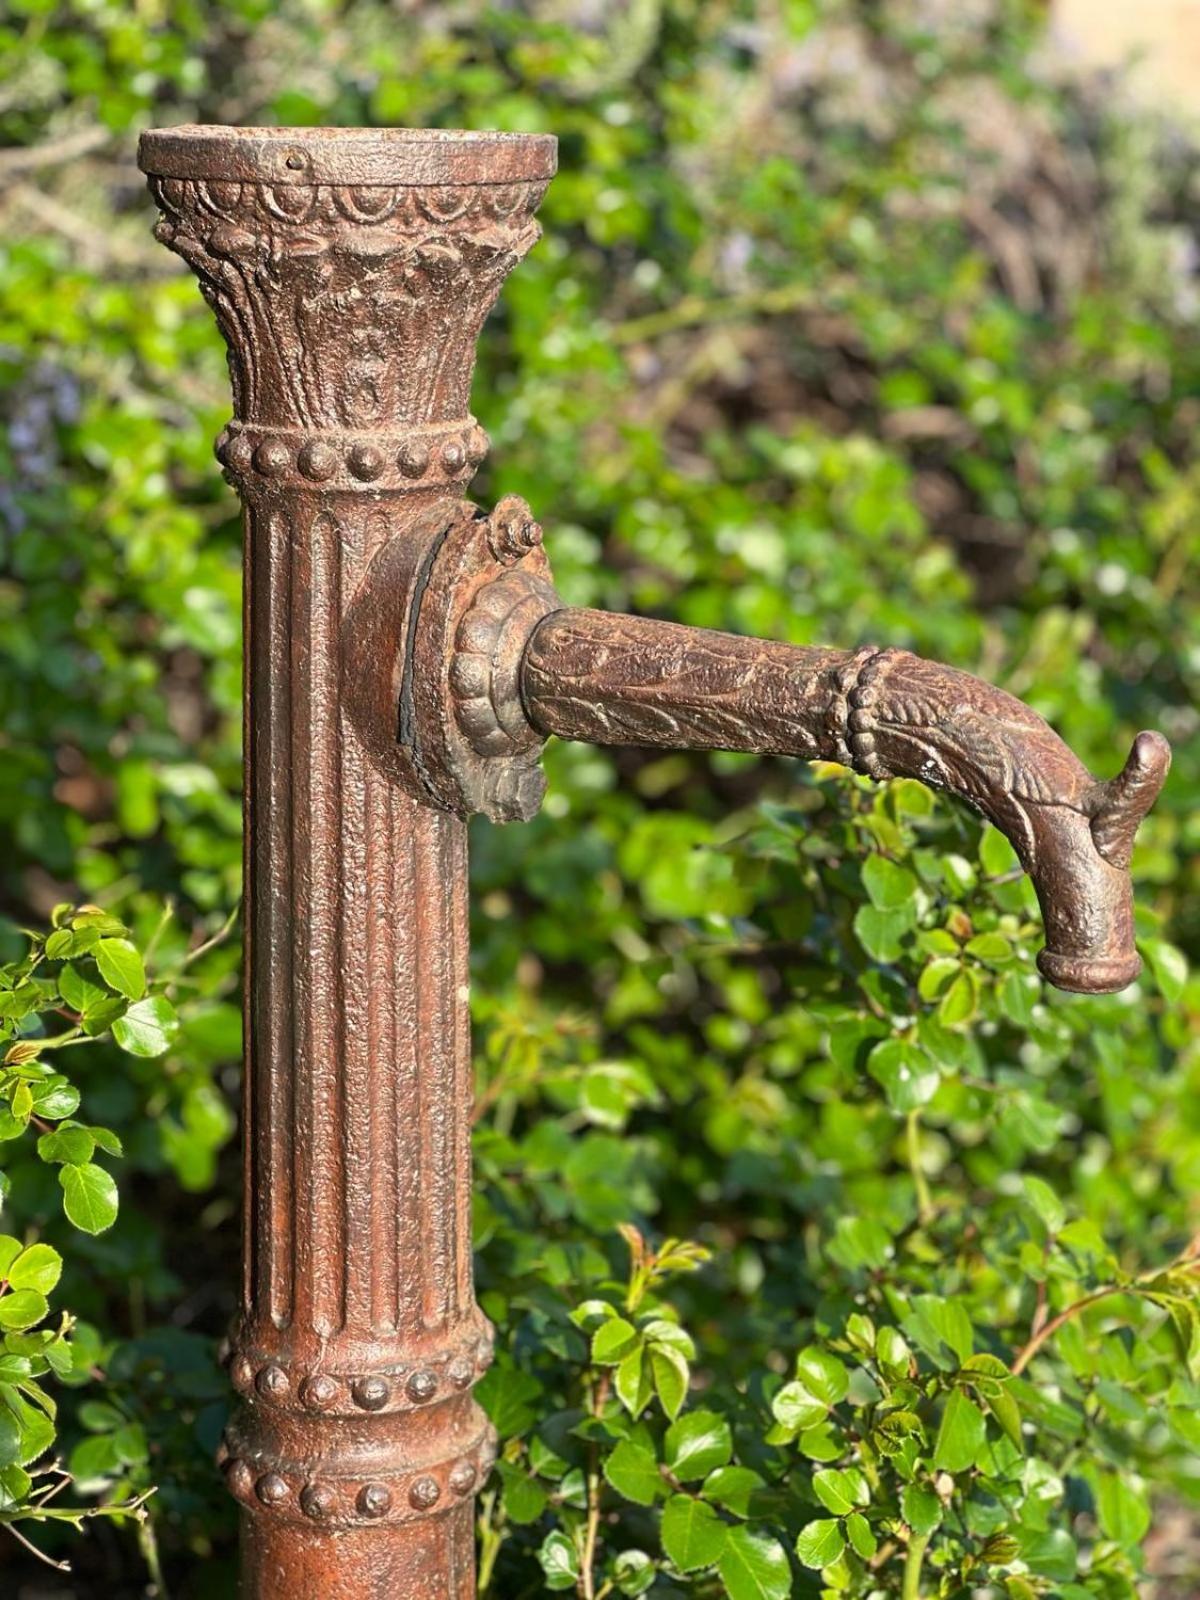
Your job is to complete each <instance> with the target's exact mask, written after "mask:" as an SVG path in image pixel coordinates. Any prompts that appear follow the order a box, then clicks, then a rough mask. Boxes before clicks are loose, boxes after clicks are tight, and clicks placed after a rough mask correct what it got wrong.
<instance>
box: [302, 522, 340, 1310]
mask: <svg viewBox="0 0 1200 1600" xmlns="http://www.w3.org/2000/svg"><path fill="white" fill-rule="evenodd" d="M311 549H312V557H313V560H312V615H311V623H312V628H311V634H310V637H311V640H312V648H313V658H312V660H311V662H310V672H311V678H310V682H311V686H312V704H311V708H310V709H311V717H312V735H313V743H312V754H311V759H312V775H313V779H314V787H313V792H312V837H313V839H314V840H319V841H320V854H319V863H317V862H314V866H315V867H316V870H315V871H314V874H313V881H312V883H311V886H310V887H311V893H312V907H313V917H312V924H311V929H310V935H309V937H310V948H311V951H312V960H313V965H312V971H311V975H310V988H309V993H310V999H311V1004H312V1007H313V1029H312V1040H313V1075H312V1080H311V1081H312V1084H313V1088H314V1094H313V1100H312V1116H313V1122H312V1129H311V1135H310V1137H311V1141H312V1146H313V1156H314V1159H313V1164H312V1167H311V1169H310V1175H311V1180H312V1191H311V1192H312V1201H311V1204H312V1224H313V1237H314V1249H315V1252H316V1256H317V1259H318V1261H320V1262H321V1263H322V1264H323V1266H324V1271H323V1272H322V1273H321V1274H320V1276H319V1278H318V1280H317V1283H316V1286H315V1291H316V1292H315V1293H314V1296H313V1326H314V1328H315V1329H316V1330H317V1332H319V1333H325V1334H329V1333H335V1332H337V1330H338V1329H340V1328H342V1327H344V1326H345V1322H346V1303H345V1292H344V1291H345V1278H344V1275H343V1271H342V1267H341V1263H343V1262H344V1260H345V1254H346V1243H347V1241H346V1190H347V1187H348V1185H347V1176H348V1175H347V1172H346V1167H345V1157H344V1147H343V1143H342V1131H343V1127H344V1122H345V1116H346V1104H345V1094H344V1072H345V1067H344V1064H343V1050H344V1048H345V1040H344V1036H343V1035H344V1027H345V1020H346V1005H345V989H344V985H343V982H342V960H343V939H342V932H343V929H342V902H343V889H344V882H343V880H344V872H343V865H344V863H343V856H342V830H343V828H344V825H345V821H346V817H345V810H346V807H345V792H344V789H343V785H342V770H341V768H342V757H341V719H340V716H339V703H340V698H341V693H340V691H341V674H340V672H339V658H340V653H341V609H342V608H341V580H342V571H341V563H342V541H341V529H340V526H339V524H338V523H337V522H336V521H335V520H334V518H333V517H332V516H331V515H329V514H328V513H327V512H321V513H320V514H319V515H318V516H317V517H316V518H315V519H314V521H313V526H312V537H311Z"/></svg>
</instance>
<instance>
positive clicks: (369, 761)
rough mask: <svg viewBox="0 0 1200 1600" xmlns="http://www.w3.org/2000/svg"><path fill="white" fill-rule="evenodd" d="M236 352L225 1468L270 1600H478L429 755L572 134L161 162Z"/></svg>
mask: <svg viewBox="0 0 1200 1600" xmlns="http://www.w3.org/2000/svg"><path fill="white" fill-rule="evenodd" d="M140 161H141V165H142V167H143V169H144V170H145V171H146V172H147V173H148V174H149V175H150V183H151V188H152V190H153V193H154V196H155V199H156V201H157V202H158V205H159V207H160V210H161V212H162V220H161V222H160V223H159V225H158V236H159V237H160V238H161V239H162V241H163V242H164V243H165V244H167V245H169V246H170V247H171V248H172V249H173V250H175V251H177V252H178V253H179V254H180V255H181V256H182V257H183V258H184V260H185V261H187V263H188V264H189V265H190V266H191V267H192V268H193V270H194V271H195V272H196V273H197V275H198V276H199V278H200V283H201V288H202V290H203V292H204V295H205V297H206V299H207V300H208V302H209V304H210V305H211V306H212V307H213V310H214V311H215V313H216V316H217V320H218V322H219V323H220V325H221V330H222V332H223V333H224V335H225V338H226V341H227V343H228V346H229V356H230V374H231V378H232V383H233V391H234V404H235V417H234V420H233V422H231V423H230V425H229V427H228V428H227V429H226V430H225V432H224V433H223V434H222V436H221V439H220V441H219V443H218V455H219V458H220V460H221V462H222V464H223V465H224V467H225V470H226V473H227V475H228V477H229V478H230V479H231V481H232V482H233V483H235V484H236V486H237V488H238V490H239V492H240V494H241V496H242V499H243V501H244V503H245V508H246V580H247V581H246V711H245V716H246V757H247V775H246V785H247V788H246V866H247V873H246V879H247V896H248V900H247V935H248V956H247V987H246V1016H247V1022H248V1054H247V1070H246V1100H245V1135H244V1137H245V1150H246V1215H245V1281H244V1287H243V1309H242V1314H241V1317H240V1319H239V1321H238V1324H237V1326H236V1328H235V1329H234V1331H233V1336H232V1353H231V1357H230V1373H231V1376H232V1379H233V1382H234V1384H235V1386H236V1388H237V1390H238V1392H239V1394H240V1395H241V1398H242V1405H241V1407H240V1409H239V1411H238V1413H237V1415H236V1416H235V1418H234V1420H233V1421H232V1422H231V1424H230V1427H229V1431H228V1434H227V1437H226V1440H225V1442H224V1445H223V1449H222V1459H223V1466H224V1471H225V1474H226V1478H227V1480H228V1483H229V1486H230V1488H231V1489H232V1491H233V1493H234V1494H235V1495H236V1496H237V1498H238V1499H239V1500H240V1501H241V1503H242V1505H243V1507H244V1508H245V1517H244V1530H245V1538H244V1552H245V1553H244V1574H245V1576H244V1593H245V1594H246V1595H248V1596H251V1597H255V1600H260V1597H261V1600H266V1597H270V1600H368V1597H370V1600H434V1597H438V1600H440V1597H442V1596H445V1597H449V1600H466V1597H467V1596H470V1595H472V1594H473V1593H474V1557H473V1516H472V1500H473V1496H474V1493H475V1491H476V1489H477V1488H478V1486H479V1484H480V1483H481V1481H482V1480H483V1478H484V1477H485V1476H486V1475H487V1472H488V1470H489V1467H490V1463H491V1460H492V1456H493V1454H494V1445H493V1441H492V1435H491V1431H490V1429H489V1427H488V1425H487V1423H486V1419H485V1418H484V1416H483V1413H482V1411H481V1410H480V1408H479V1407H478V1405H477V1404H476V1402H475V1401H474V1399H473V1397H472V1394H471V1387H472V1384H473V1383H474V1381H475V1380H476V1378H477V1376H478V1375H479V1373H480V1372H482V1371H483V1370H484V1369H485V1367H486V1366H487V1363H488V1361H489V1359H490V1350H491V1331H490V1329H489V1328H488V1326H487V1324H486V1322H485V1321H484V1319H483V1318H482V1316H481V1315H480V1313H479V1312H478V1310H477V1308H476V1306H475V1301H474V1296H473V1292H472V1280H471V1237H470V1169H469V1160H470V1157H469V1123H470V1117H469V1113H470V1101H471V1083H470V1055H469V1045H468V1015H467V982H468V973H467V921H466V833H465V827H464V824H463V822H462V821H461V820H460V818H459V817H457V816H455V815H452V814H451V813H450V812H449V811H447V810H444V809H435V808H434V807H432V806H430V805H424V804H421V803H420V801H419V800H418V799H417V798H416V796H417V795H419V794H425V793H426V791H425V788H424V785H423V782H422V780H421V779H420V778H419V776H417V774H416V773H415V772H414V771H413V768H412V763H411V759H410V756H409V753H408V752H407V751H406V748H405V747H404V745H402V744H401V742H400V740H399V737H398V734H399V728H398V707H399V702H400V693H401V680H402V677H403V670H404V664H403V656H404V644H405V640H406V638H407V629H408V625H409V611H410V604H411V601H412V597H413V595H414V593H415V592H416V591H418V590H419V588H420V587H421V585H422V584H423V583H424V581H425V579H426V576H427V571H426V569H427V563H428V561H429V558H430V555H431V553H432V551H433V550H435V549H436V548H437V547H438V545H439V544H440V543H441V542H442V541H443V540H444V539H445V538H446V537H447V536H448V531H449V530H450V529H452V528H453V527H454V526H456V525H457V523H458V521H459V520H460V519H461V517H462V515H463V513H462V512H461V511H460V509H459V505H458V501H459V497H460V496H461V494H462V491H463V489H464V487H465V485H466V483H467V482H468V481H469V479H470V477H471V474H472V472H473V471H474V469H475V467H476V466H477V465H478V463H479V461H480V460H481V458H482V456H483V453H484V451H485V449H486V444H487V441H486V438H485V436H484V434H483V432H482V430H481V429H480V428H479V426H478V425H477V424H476V423H475V421H474V419H473V418H472V417H471V416H470V414H469V411H468V400H469V390H470V381H471V371H472V366H473V362H474V349H475V339H476V335H477V334H478V332H479V328H480V326H481V324H482V322H483V319H484V317H485V316H486V315H487V312H488V310H489V308H490V307H491V305H492V303H493V301H494V300H495V297H496V295H497V293H498V292H499V289H500V286H501V284H502V282H503V279H504V277H505V276H506V274H507V273H508V272H509V271H510V270H511V268H512V267H513V266H515V265H516V263H517V262H518V261H519V260H520V258H521V257H522V256H523V255H524V254H525V252H526V251H527V250H528V249H529V247H530V245H531V244H532V243H533V242H534V240H535V238H536V237H537V226H536V224H535V223H534V222H533V220H532V216H533V212H534V209H535V207H536V205H537V203H538V200H539V199H540V197H541V194H542V192H543V190H544V188H545V184H546V181H547V179H548V178H549V176H550V174H551V172H552V171H553V168H554V141H553V140H552V139H547V138H540V137H530V138H524V137H516V136H511V135H484V134H463V135H458V136H455V135H438V134H430V135H422V134H409V133H381V134H374V133H341V132H321V131H315V132H314V131H312V130H307V129H306V130H304V131H302V132H291V131H288V130H282V131H254V130H245V131H241V130H232V129H203V128H197V129H171V130H167V131H164V132H159V133H151V134H147V135H146V137H145V138H144V139H143V141H142V145H141V151H140Z"/></svg>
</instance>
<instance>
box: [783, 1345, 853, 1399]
mask: <svg viewBox="0 0 1200 1600" xmlns="http://www.w3.org/2000/svg"><path fill="white" fill-rule="evenodd" d="M796 1378H797V1380H798V1381H799V1382H800V1383H802V1384H803V1385H804V1387H805V1388H806V1389H807V1390H808V1392H809V1394H811V1395H814V1396H815V1397H816V1398H817V1399H818V1400H823V1401H824V1402H825V1404H826V1406H836V1405H840V1404H841V1403H842V1401H843V1400H844V1399H845V1398H846V1396H847V1395H848V1394H849V1392H850V1374H849V1373H848V1372H847V1371H846V1369H845V1367H844V1366H843V1365H842V1363H841V1362H840V1361H839V1360H838V1358H837V1357H836V1356H835V1355H833V1354H832V1353H831V1352H830V1351H828V1350H823V1349H822V1348H821V1347H820V1345H815V1344H811V1345H808V1346H807V1347H806V1348H805V1349H803V1350H801V1352H800V1354H799V1355H798V1356H797V1357H796Z"/></svg>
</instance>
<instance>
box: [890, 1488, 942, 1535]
mask: <svg viewBox="0 0 1200 1600" xmlns="http://www.w3.org/2000/svg"><path fill="white" fill-rule="evenodd" d="M900 1512H901V1515H902V1516H903V1518H904V1520H905V1522H907V1523H908V1525H909V1527H910V1528H911V1529H912V1531H913V1532H914V1533H932V1532H933V1530H934V1529H935V1528H936V1527H937V1526H938V1525H939V1523H940V1522H941V1520H942V1516H943V1510H942V1502H941V1501H940V1500H939V1499H938V1497H937V1495H936V1494H935V1493H934V1492H933V1490H932V1489H923V1488H921V1487H920V1485H919V1484H915V1483H910V1484H906V1485H905V1487H904V1488H903V1489H902V1490H901V1491H900Z"/></svg>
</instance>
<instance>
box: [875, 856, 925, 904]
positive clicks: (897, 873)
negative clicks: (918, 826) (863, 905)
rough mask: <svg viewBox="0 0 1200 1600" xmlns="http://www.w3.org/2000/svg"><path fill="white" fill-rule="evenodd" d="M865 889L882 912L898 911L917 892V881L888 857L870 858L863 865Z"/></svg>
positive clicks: (904, 868)
mask: <svg viewBox="0 0 1200 1600" xmlns="http://www.w3.org/2000/svg"><path fill="white" fill-rule="evenodd" d="M862 879H863V887H864V888H865V889H866V891H867V893H868V895H870V897H871V904H872V905H873V906H876V907H878V909H879V910H880V911H897V910H899V908H900V907H901V906H905V905H907V904H908V903H909V901H910V900H911V899H912V898H913V896H914V895H915V894H916V892H917V880H916V878H915V877H914V876H913V874H912V873H911V872H909V871H908V869H907V868H906V867H900V866H897V865H896V863H895V862H894V861H889V860H888V859H887V857H886V856H868V857H867V859H866V860H865V861H864V862H863V864H862Z"/></svg>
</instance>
